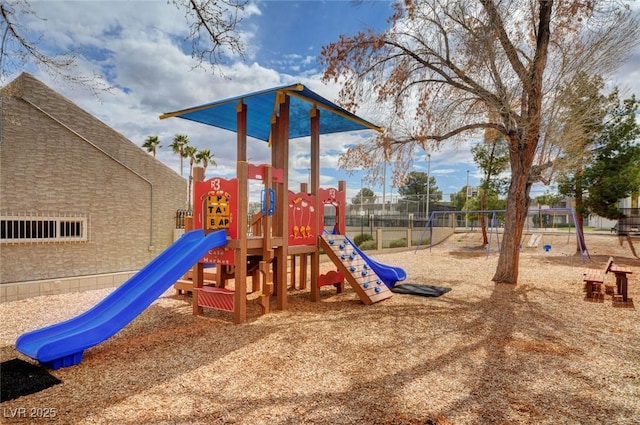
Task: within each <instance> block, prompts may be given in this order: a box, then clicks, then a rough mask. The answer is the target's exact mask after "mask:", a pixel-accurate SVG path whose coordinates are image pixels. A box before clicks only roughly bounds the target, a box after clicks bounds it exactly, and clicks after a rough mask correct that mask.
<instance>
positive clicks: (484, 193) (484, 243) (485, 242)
mask: <svg viewBox="0 0 640 425" xmlns="http://www.w3.org/2000/svg"><path fill="white" fill-rule="evenodd" d="M486 198H487V191H486V189H483V190H482V195H481V197H480V211H484V208H485V202H486ZM480 227H482V246H487V245H488V244H489V238H488V237H487V223H486V221H485V219H484V212H482V213H480Z"/></svg>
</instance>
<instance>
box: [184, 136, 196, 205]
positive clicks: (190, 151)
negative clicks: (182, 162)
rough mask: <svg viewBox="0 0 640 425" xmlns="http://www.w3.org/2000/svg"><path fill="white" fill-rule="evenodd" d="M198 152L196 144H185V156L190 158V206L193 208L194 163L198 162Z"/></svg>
mask: <svg viewBox="0 0 640 425" xmlns="http://www.w3.org/2000/svg"><path fill="white" fill-rule="evenodd" d="M197 154H198V149H196V148H195V147H194V146H185V147H184V157H185V158H189V208H193V206H192V205H191V187H192V181H193V164H194V163H195V162H197V160H196V155H197Z"/></svg>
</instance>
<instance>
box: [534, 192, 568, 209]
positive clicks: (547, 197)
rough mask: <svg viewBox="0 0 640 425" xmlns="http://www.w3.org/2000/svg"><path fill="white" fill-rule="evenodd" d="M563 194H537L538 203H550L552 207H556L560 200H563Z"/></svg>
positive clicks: (540, 204) (539, 204)
mask: <svg viewBox="0 0 640 425" xmlns="http://www.w3.org/2000/svg"><path fill="white" fill-rule="evenodd" d="M562 198H563V196H562V195H560V194H557V193H549V192H547V193H545V194H544V195H540V196H536V204H538V206H542V205H548V206H549V207H551V208H556V207H557V206H558V205H559V204H560V202H562Z"/></svg>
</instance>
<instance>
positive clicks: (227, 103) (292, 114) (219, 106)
mask: <svg viewBox="0 0 640 425" xmlns="http://www.w3.org/2000/svg"><path fill="white" fill-rule="evenodd" d="M278 92H282V93H286V94H288V95H289V96H290V99H291V100H290V105H289V138H290V139H295V138H298V137H305V136H309V135H311V125H310V119H309V113H310V112H311V110H312V109H313V107H314V106H315V107H317V108H319V109H320V110H321V111H320V134H329V133H341V132H344V131H356V130H365V129H372V130H376V131H379V132H382V129H381V128H380V127H378V126H376V125H374V124H372V123H370V122H368V121H366V120H364V119H362V118H360V117H358V116H357V115H355V114H352V113H351V112H349V111H347V110H346V109H343V108H341V107H340V106H338V105H336V104H334V103H333V102H330V101H329V100H327V99H325V98H323V97H322V96H320V95H319V94H317V93H314V92H313V91H311V90H309V89H308V88H306V87H305V86H304V85H302V84H293V85H289V86H280V87H274V88H271V89H267V90H262V91H257V92H253V93H248V94H244V95H241V96H236V97H232V98H228V99H223V100H219V101H217V102H211V103H207V104H204V105H200V106H194V107H192V108H187V109H182V110H180V111H175V112H168V113H165V114H162V115H161V116H160V119H164V118H170V117H178V118H184V119H186V120H190V121H195V122H199V123H203V124H209V125H212V126H214V127H219V128H224V129H226V130H230V131H233V132H235V131H237V112H236V105H237V104H238V102H240V101H242V102H243V103H244V104H246V105H247V135H249V136H251V137H255V138H256V139H259V140H264V141H268V140H269V133H270V131H271V117H272V116H274V114H276V113H277V110H278V109H277V103H276V100H277V94H278Z"/></svg>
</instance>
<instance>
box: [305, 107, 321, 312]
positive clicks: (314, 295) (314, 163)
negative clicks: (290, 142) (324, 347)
mask: <svg viewBox="0 0 640 425" xmlns="http://www.w3.org/2000/svg"><path fill="white" fill-rule="evenodd" d="M310 115H311V116H310V119H311V195H313V196H315V205H314V208H315V214H314V215H313V220H314V222H313V228H314V229H316V231H317V232H318V236H317V240H316V250H315V251H314V252H313V253H312V254H311V301H313V302H318V301H320V287H319V286H318V277H319V276H320V241H319V238H320V236H321V235H322V231H321V227H322V223H320V211H321V210H320V209H321V208H324V205H323V204H322V203H321V200H320V196H318V191H319V189H320V110H318V109H317V108H315V107H314V108H313V109H312V110H311V113H310ZM305 273H306V264H305Z"/></svg>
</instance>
